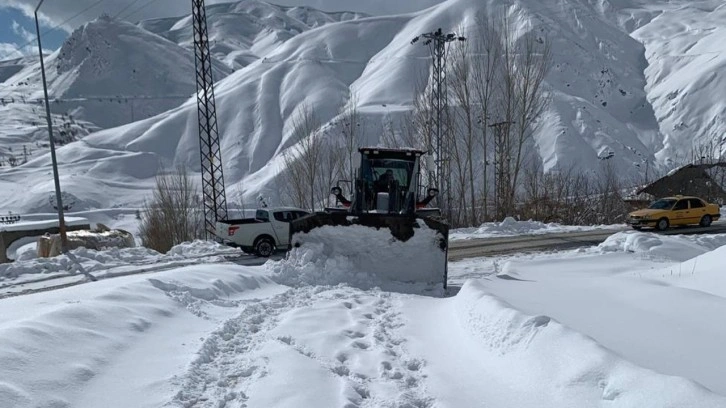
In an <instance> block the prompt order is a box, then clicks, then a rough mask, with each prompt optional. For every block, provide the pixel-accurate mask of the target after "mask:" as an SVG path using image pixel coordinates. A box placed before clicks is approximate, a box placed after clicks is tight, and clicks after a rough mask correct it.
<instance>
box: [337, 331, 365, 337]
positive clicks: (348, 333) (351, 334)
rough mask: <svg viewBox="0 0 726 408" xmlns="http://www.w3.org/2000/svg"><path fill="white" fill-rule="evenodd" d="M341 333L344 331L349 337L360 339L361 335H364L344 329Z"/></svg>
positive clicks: (363, 335)
mask: <svg viewBox="0 0 726 408" xmlns="http://www.w3.org/2000/svg"><path fill="white" fill-rule="evenodd" d="M343 333H345V335H346V336H348V337H349V338H351V339H360V338H361V337H365V336H366V335H365V334H363V333H361V332H359V331H353V330H344V331H343Z"/></svg>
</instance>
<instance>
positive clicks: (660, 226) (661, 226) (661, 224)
mask: <svg viewBox="0 0 726 408" xmlns="http://www.w3.org/2000/svg"><path fill="white" fill-rule="evenodd" d="M669 226H670V223H669V222H668V218H661V219H659V220H658V223H657V224H655V229H657V230H658V231H665V230H667V229H668V227H669Z"/></svg>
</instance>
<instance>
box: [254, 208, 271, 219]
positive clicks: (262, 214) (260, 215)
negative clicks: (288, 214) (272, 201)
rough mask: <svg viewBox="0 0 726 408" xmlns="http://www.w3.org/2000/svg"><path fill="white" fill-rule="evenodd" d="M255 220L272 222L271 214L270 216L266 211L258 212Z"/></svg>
mask: <svg viewBox="0 0 726 408" xmlns="http://www.w3.org/2000/svg"><path fill="white" fill-rule="evenodd" d="M255 218H256V219H258V220H260V221H265V222H268V221H270V214H268V213H267V211H266V210H257V212H255Z"/></svg>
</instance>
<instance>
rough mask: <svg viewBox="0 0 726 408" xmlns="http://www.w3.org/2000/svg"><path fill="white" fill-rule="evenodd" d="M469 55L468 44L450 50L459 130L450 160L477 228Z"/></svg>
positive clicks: (472, 79)
mask: <svg viewBox="0 0 726 408" xmlns="http://www.w3.org/2000/svg"><path fill="white" fill-rule="evenodd" d="M459 31H460V32H463V28H460V29H459ZM470 56H471V47H470V42H468V41H464V42H461V41H460V42H456V45H455V46H454V49H453V64H452V75H451V89H452V91H453V96H454V101H455V104H456V108H455V112H456V114H457V119H458V120H457V124H458V126H457V128H456V129H457V130H459V131H458V132H456V133H455V134H456V135H457V136H455V139H454V140H453V145H454V148H453V149H452V151H453V153H454V157H453V160H454V161H455V162H456V163H457V168H458V172H459V183H458V184H459V190H460V191H459V194H460V195H461V197H460V199H459V202H460V205H461V206H462V207H464V208H466V207H468V209H469V212H468V223H469V225H477V224H478V222H479V217H478V212H477V206H476V201H477V200H476V196H477V192H476V187H475V172H476V171H477V169H475V160H474V157H475V154H476V152H477V147H478V146H479V145H480V143H478V141H477V135H476V129H475V125H476V122H477V119H476V112H475V108H476V107H475V103H476V93H475V91H474V83H475V76H474V71H475V69H474V65H475V64H476V60H473V59H472V58H471V57H470ZM459 144H461V146H459ZM462 156H463V157H462ZM467 195H468V198H469V200H468V201H469V202H468V204H469V205H468V206H467V200H466V196H467Z"/></svg>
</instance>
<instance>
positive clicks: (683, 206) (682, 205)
mask: <svg viewBox="0 0 726 408" xmlns="http://www.w3.org/2000/svg"><path fill="white" fill-rule="evenodd" d="M687 209H688V200H679V201H678V202H677V203H676V205H675V206H674V207H673V211H678V210H687Z"/></svg>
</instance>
